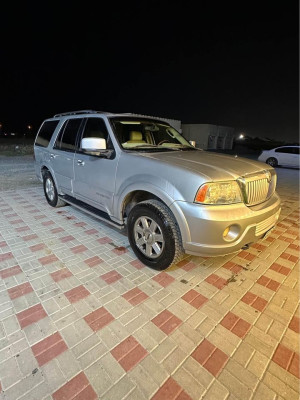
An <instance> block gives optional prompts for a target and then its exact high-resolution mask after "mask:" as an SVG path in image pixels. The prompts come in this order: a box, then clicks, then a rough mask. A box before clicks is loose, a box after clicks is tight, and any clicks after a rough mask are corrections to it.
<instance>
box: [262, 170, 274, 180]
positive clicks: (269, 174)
mask: <svg viewBox="0 0 300 400" xmlns="http://www.w3.org/2000/svg"><path fill="white" fill-rule="evenodd" d="M264 173H265V176H266V178H267V181H268V183H270V182H271V180H272V175H271V172H270V171H267V170H264Z"/></svg>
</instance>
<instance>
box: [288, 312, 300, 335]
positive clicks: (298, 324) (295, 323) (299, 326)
mask: <svg viewBox="0 0 300 400" xmlns="http://www.w3.org/2000/svg"><path fill="white" fill-rule="evenodd" d="M289 328H290V329H291V330H292V331H294V332H296V333H299V332H300V319H299V317H296V316H294V317H293V318H292V320H291V322H290V323H289Z"/></svg>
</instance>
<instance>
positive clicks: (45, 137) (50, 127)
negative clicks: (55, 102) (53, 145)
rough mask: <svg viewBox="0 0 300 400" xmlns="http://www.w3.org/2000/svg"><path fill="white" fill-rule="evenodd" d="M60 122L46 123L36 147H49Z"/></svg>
mask: <svg viewBox="0 0 300 400" xmlns="http://www.w3.org/2000/svg"><path fill="white" fill-rule="evenodd" d="M58 122H59V121H45V122H44V123H43V125H42V126H41V128H40V130H39V133H38V136H37V138H36V141H35V145H36V146H42V147H47V146H48V144H49V142H50V140H51V137H52V135H53V132H54V131H55V128H56V127H57V125H58Z"/></svg>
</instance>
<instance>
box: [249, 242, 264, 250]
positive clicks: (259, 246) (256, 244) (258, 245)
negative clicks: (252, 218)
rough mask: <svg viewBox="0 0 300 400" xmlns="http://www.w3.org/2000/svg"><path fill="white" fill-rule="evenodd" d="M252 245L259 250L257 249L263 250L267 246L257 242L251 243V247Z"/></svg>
mask: <svg viewBox="0 0 300 400" xmlns="http://www.w3.org/2000/svg"><path fill="white" fill-rule="evenodd" d="M253 247H254V248H255V249H256V250H259V251H264V250H266V248H267V246H264V245H262V244H258V243H254V244H252V245H251V248H253Z"/></svg>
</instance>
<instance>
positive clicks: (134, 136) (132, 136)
mask: <svg viewBox="0 0 300 400" xmlns="http://www.w3.org/2000/svg"><path fill="white" fill-rule="evenodd" d="M129 140H143V135H142V132H138V131H131V132H130V139H129Z"/></svg>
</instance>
